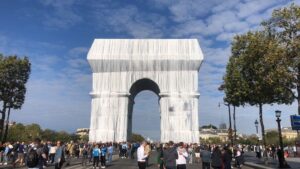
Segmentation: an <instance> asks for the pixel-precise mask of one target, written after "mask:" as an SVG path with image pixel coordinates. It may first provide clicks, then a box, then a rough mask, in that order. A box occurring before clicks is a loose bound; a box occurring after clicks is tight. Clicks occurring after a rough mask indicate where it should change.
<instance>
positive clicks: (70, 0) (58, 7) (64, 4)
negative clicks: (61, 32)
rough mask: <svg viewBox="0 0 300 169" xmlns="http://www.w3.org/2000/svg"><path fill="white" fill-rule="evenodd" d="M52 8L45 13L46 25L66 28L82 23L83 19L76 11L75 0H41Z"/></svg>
mask: <svg viewBox="0 0 300 169" xmlns="http://www.w3.org/2000/svg"><path fill="white" fill-rule="evenodd" d="M41 3H42V4H43V5H45V6H46V7H50V8H51V9H52V10H51V12H49V13H46V14H45V20H44V21H43V23H44V24H45V26H46V27H50V28H54V29H61V28H63V29H66V28H69V27H71V26H74V25H76V24H78V23H80V22H81V21H82V20H83V19H82V17H81V16H80V15H78V14H77V13H76V12H75V11H74V7H75V5H76V1H75V0H63V1H61V0H45V1H41Z"/></svg>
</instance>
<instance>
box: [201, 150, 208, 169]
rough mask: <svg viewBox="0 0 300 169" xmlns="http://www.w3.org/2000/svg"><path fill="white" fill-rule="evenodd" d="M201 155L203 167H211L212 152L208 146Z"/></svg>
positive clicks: (203, 168)
mask: <svg viewBox="0 0 300 169" xmlns="http://www.w3.org/2000/svg"><path fill="white" fill-rule="evenodd" d="M200 157H201V159H202V169H210V162H211V152H210V151H209V148H208V147H207V146H205V147H204V150H202V151H201V152H200Z"/></svg>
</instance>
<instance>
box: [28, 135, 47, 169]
mask: <svg viewBox="0 0 300 169" xmlns="http://www.w3.org/2000/svg"><path fill="white" fill-rule="evenodd" d="M45 160H47V156H46V153H45V152H44V149H43V145H42V144H41V139H39V138H36V139H35V140H34V144H33V145H32V147H31V148H30V149H29V151H28V155H27V161H26V164H27V166H28V168H34V169H43V168H44V166H43V165H44V161H45Z"/></svg>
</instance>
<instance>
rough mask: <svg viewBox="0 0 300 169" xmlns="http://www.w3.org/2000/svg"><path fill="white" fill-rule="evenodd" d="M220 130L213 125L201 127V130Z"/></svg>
mask: <svg viewBox="0 0 300 169" xmlns="http://www.w3.org/2000/svg"><path fill="white" fill-rule="evenodd" d="M210 128H212V129H218V128H217V127H216V126H214V125H212V124H209V125H204V126H202V127H201V129H210Z"/></svg>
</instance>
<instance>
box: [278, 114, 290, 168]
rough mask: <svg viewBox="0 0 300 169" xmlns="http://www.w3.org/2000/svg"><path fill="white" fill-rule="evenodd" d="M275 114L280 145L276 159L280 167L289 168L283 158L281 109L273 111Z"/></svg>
mask: <svg viewBox="0 0 300 169" xmlns="http://www.w3.org/2000/svg"><path fill="white" fill-rule="evenodd" d="M275 116H276V117H277V119H276V121H277V124H278V136H279V145H280V150H279V152H278V160H279V167H280V168H289V166H288V164H287V163H286V161H285V159H284V153H283V142H282V134H281V125H280V122H281V119H280V116H281V111H280V110H276V111H275Z"/></svg>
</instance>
